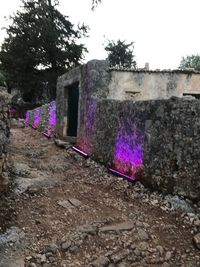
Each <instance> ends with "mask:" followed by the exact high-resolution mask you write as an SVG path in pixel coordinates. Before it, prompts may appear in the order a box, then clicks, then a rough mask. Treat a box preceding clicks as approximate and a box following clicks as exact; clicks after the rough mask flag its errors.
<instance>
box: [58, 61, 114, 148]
mask: <svg viewBox="0 0 200 267" xmlns="http://www.w3.org/2000/svg"><path fill="white" fill-rule="evenodd" d="M108 69H109V65H108V62H107V61H105V60H92V61H89V62H88V63H87V64H85V65H83V66H80V67H78V68H76V69H73V70H71V71H69V72H67V73H66V74H64V75H62V76H61V77H59V78H58V83H57V97H56V102H57V106H58V107H59V108H58V109H57V133H58V135H59V136H60V137H64V138H65V137H66V136H67V135H66V133H67V127H68V90H71V89H70V86H71V85H73V84H75V83H77V84H78V86H79V115H78V137H77V144H78V145H79V146H80V148H82V149H84V150H86V151H87V152H88V153H90V150H91V143H92V140H91V138H92V136H93V131H94V122H95V114H96V103H97V100H98V99H102V98H106V96H107V94H108V83H109V80H110V74H109V72H108ZM72 90H73V89H72ZM69 140H70V139H69ZM85 142H86V143H85Z"/></svg>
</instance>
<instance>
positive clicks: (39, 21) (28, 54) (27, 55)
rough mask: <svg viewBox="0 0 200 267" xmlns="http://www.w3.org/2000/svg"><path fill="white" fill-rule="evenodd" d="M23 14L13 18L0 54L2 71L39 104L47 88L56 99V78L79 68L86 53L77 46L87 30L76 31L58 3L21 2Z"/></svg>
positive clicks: (44, 0)
mask: <svg viewBox="0 0 200 267" xmlns="http://www.w3.org/2000/svg"><path fill="white" fill-rule="evenodd" d="M21 1H22V11H17V13H16V14H15V15H14V16H13V17H11V19H12V24H11V25H10V26H9V27H8V28H7V35H8V36H7V37H6V38H5V40H4V42H3V44H2V47H1V52H0V61H1V64H2V68H3V70H4V72H5V73H6V78H7V80H8V82H9V83H10V84H12V86H15V87H17V88H19V89H20V91H21V92H22V95H23V96H24V98H25V100H28V101H32V102H33V101H36V99H37V98H38V97H39V96H40V97H41V96H42V94H43V91H44V89H45V88H46V90H47V92H48V95H49V98H50V99H55V94H56V81H57V77H58V76H59V75H61V74H63V73H64V72H66V70H67V69H70V68H72V67H74V66H78V65H79V64H80V63H81V62H82V59H83V58H84V53H85V52H86V51H87V49H86V48H85V46H84V45H83V44H81V43H79V44H78V42H79V39H80V38H82V37H85V36H86V34H87V31H88V28H87V27H86V26H85V25H84V24H83V25H78V27H77V28H75V27H74V25H73V24H72V23H71V22H70V21H69V20H68V17H66V16H64V15H62V14H61V13H60V12H59V11H58V10H57V6H58V4H59V1H58V0H21Z"/></svg>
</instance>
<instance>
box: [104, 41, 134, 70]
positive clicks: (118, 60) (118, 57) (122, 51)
mask: <svg viewBox="0 0 200 267" xmlns="http://www.w3.org/2000/svg"><path fill="white" fill-rule="evenodd" d="M133 49H134V46H133V42H131V43H129V44H127V43H125V41H121V40H117V41H116V42H115V41H110V40H108V43H107V45H106V46H105V50H106V51H107V52H108V60H109V62H110V66H111V67H118V68H122V67H124V68H136V61H135V60H134V55H133Z"/></svg>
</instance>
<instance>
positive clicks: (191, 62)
mask: <svg viewBox="0 0 200 267" xmlns="http://www.w3.org/2000/svg"><path fill="white" fill-rule="evenodd" d="M179 68H180V69H187V68H192V69H195V70H198V71H200V55H198V54H196V55H190V56H186V57H182V60H181V63H180V66H179Z"/></svg>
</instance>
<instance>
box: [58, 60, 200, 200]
mask: <svg viewBox="0 0 200 267" xmlns="http://www.w3.org/2000/svg"><path fill="white" fill-rule="evenodd" d="M188 95H190V97H184V96H188ZM191 96H193V97H191ZM199 96H200V73H198V72H194V71H181V70H174V71H171V70H166V71H165V70H163V71H160V70H159V71H148V70H130V69H127V70H124V69H123V70H119V69H111V68H109V66H108V63H107V62H106V61H98V60H93V61H90V62H88V63H87V64H86V65H83V66H81V67H78V68H76V69H73V70H71V71H69V72H68V73H66V74H64V75H63V76H61V77H59V79H58V85H57V99H56V101H57V133H58V135H59V136H60V137H61V138H64V139H65V140H68V141H72V142H74V143H76V144H75V146H76V148H78V149H79V150H81V151H82V152H83V153H85V154H86V155H89V156H91V157H93V158H94V159H96V160H98V161H100V162H102V163H103V164H105V165H106V166H108V167H109V168H111V169H112V170H115V171H116V172H120V173H121V174H123V175H125V176H126V177H127V178H129V179H133V180H134V179H137V178H139V179H142V181H143V182H144V183H145V184H147V185H148V186H150V187H153V188H155V189H158V190H160V191H163V192H168V193H169V192H171V193H177V194H180V195H184V196H186V197H189V198H191V199H199V200H200V190H199V188H200V149H199V147H200V137H199V136H200V108H199V107H200V100H198V98H199Z"/></svg>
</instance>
